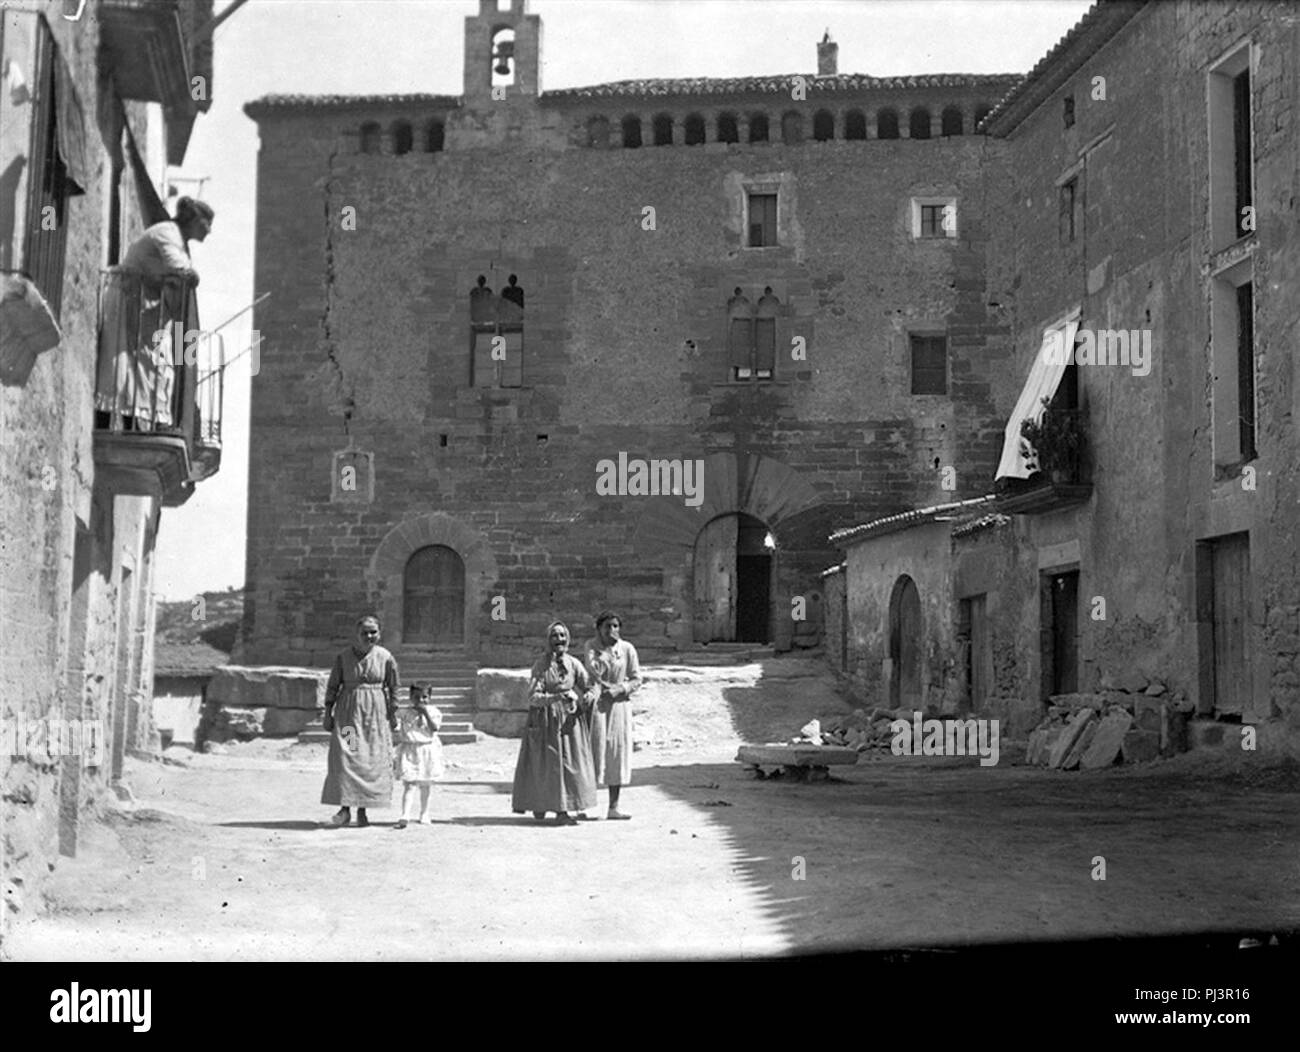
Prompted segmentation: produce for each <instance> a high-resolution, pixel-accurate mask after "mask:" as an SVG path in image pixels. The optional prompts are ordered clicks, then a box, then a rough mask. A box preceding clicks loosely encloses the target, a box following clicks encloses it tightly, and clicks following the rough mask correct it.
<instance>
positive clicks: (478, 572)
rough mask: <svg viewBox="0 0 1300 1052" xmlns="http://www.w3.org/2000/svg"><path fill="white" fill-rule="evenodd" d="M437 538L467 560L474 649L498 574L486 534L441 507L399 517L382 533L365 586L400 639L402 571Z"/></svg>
mask: <svg viewBox="0 0 1300 1052" xmlns="http://www.w3.org/2000/svg"><path fill="white" fill-rule="evenodd" d="M435 544H436V545H442V546H444V547H447V548H450V549H452V551H454V552H455V553H456V554H457V555H459V556H460V557H461V559H463V560H464V562H465V645H466V648H467V649H469V650H471V651H472V650H474V649H476V648H477V644H478V639H479V635H480V632H479V629H480V626H481V623H482V618H483V614H482V610H483V606H484V604H485V603H486V602H487V600H488V598H489V597H490V596H491V595H492V594H493V591H492V590H493V589H494V588H495V587H496V584H497V581H498V580H499V579H500V572H499V570H498V569H497V561H496V556H495V555H493V554H492V549H491V547H490V546H489V544H488V541H487V538H486V537H485V536H484V535H483V534H482V533H481V532H480V531H479V530H477V529H475V528H474V527H473V526H470V525H467V524H466V523H463V522H461V521H460V520H459V519H454V518H452V517H451V516H450V515H446V514H444V513H442V512H432V513H431V514H428V515H422V516H420V517H418V518H413V519H408V520H407V521H405V522H403V523H399V524H398V525H397V526H394V527H393V528H392V529H391V530H389V531H388V533H387V534H385V535H384V538H383V540H381V541H380V542H379V545H378V546H377V547H376V548H375V552H374V554H373V555H372V556H371V557H370V565H369V566H368V567H367V569H366V590H367V592H368V593H369V597H370V600H371V603H372V605H373V607H374V609H375V610H376V611H377V612H378V614H379V616H380V617H381V618H382V619H383V622H384V628H385V635H387V636H388V637H389V638H391V639H395V640H396V639H400V638H401V627H402V576H403V574H404V572H405V570H406V563H407V560H409V559H410V557H411V556H412V555H413V554H414V553H415V552H417V551H419V550H420V549H421V548H426V547H428V546H429V545H435ZM390 625H391V626H392V629H391V630H390V629H389V627H388V626H390Z"/></svg>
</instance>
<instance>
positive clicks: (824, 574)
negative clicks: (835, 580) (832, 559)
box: [822, 563, 849, 577]
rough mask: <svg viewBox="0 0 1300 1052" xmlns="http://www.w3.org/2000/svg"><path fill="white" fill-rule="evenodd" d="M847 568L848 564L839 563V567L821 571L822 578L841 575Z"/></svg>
mask: <svg viewBox="0 0 1300 1052" xmlns="http://www.w3.org/2000/svg"><path fill="white" fill-rule="evenodd" d="M848 568H849V564H848V563H840V564H839V566H832V567H831V568H830V569H829V570H823V571H822V577H834V576H835V575H836V574H837V573H843V572H844V571H845V570H847V569H848Z"/></svg>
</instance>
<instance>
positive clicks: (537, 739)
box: [511, 621, 596, 825]
mask: <svg viewBox="0 0 1300 1052" xmlns="http://www.w3.org/2000/svg"><path fill="white" fill-rule="evenodd" d="M546 637H547V643H548V652H547V653H546V655H545V656H543V657H542V658H540V659H539V660H538V662H537V664H535V665H534V666H533V669H532V676H531V679H530V680H529V684H528V725H527V727H525V728H524V736H523V741H521V742H520V743H519V762H518V763H517V764H516V765H515V784H514V793H513V794H512V797H511V807H512V809H513V810H514V812H515V814H517V815H521V814H523V813H524V812H525V811H531V812H532V813H533V817H534V818H535V819H537V820H538V821H539V822H540V821H541V820H542V819H544V818H545V817H546V812H547V811H554V812H555V816H556V823H557V824H558V825H577V821H578V820H577V819H576V818H574V817H573V816H572V815H570V814H569V812H570V811H585V810H587V808H589V807H595V806H596V773H595V767H594V766H593V764H592V760H591V743H590V742H589V740H588V736H587V725H586V723H585V721H584V720H583V719H582V717H581V716H580V715H579V709H581V708H589V707H590V706H591V704H592V703H593V702H594V701H595V695H594V692H593V691H592V685H591V680H590V677H589V676H588V675H587V670H586V669H585V668H583V666H582V662H580V661H578V660H577V659H576V658H574V657H572V656H571V655H570V654H569V652H568V650H569V639H570V636H569V630H568V628H567V627H565V625H564V624H562V623H561V622H559V621H556V622H555V623H554V624H552V625H551V626H550V627H549V628H547V630H546Z"/></svg>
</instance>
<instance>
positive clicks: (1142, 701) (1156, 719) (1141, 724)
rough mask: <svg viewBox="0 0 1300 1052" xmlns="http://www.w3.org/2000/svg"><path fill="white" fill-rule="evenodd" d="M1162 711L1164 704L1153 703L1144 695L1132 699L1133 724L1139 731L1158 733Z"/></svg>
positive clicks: (1160, 702)
mask: <svg viewBox="0 0 1300 1052" xmlns="http://www.w3.org/2000/svg"><path fill="white" fill-rule="evenodd" d="M1164 711H1165V704H1164V702H1162V701H1154V700H1152V699H1151V698H1149V697H1147V696H1146V695H1144V694H1139V695H1136V696H1135V697H1134V699H1133V722H1134V723H1136V724H1137V726H1138V729H1139V730H1144V731H1155V732H1157V733H1159V731H1160V722H1161V719H1162V717H1163V715H1164Z"/></svg>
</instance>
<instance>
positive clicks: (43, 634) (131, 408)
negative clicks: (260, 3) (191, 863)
mask: <svg viewBox="0 0 1300 1052" xmlns="http://www.w3.org/2000/svg"><path fill="white" fill-rule="evenodd" d="M66 9H67V5H65V4H63V3H60V2H56V0H47V2H40V0H35V2H31V3H26V4H23V5H6V6H5V7H4V9H3V10H2V11H0V69H2V70H3V76H4V83H3V90H0V172H2V173H4V174H3V178H0V194H3V201H0V217H3V218H2V221H0V434H3V436H4V438H3V443H2V448H0V567H3V570H2V571H0V573H2V574H3V577H2V579H0V633H3V635H4V637H5V638H6V639H9V640H21V641H22V646H21V652H20V653H18V654H17V655H16V656H15V657H14V658H13V659H12V660H9V661H6V662H5V663H4V666H3V668H0V705H2V706H3V709H2V710H0V727H2V728H3V731H4V749H3V756H2V757H0V763H3V776H2V780H3V803H2V804H0V809H2V816H0V817H2V818H3V828H4V860H3V861H4V878H5V885H4V897H5V908H4V913H3V917H4V922H7V919H8V917H9V915H10V913H11V912H12V911H14V910H16V909H20V908H22V905H23V903H24V901H31V898H32V897H33V896H36V895H38V894H39V889H40V885H41V881H42V879H43V878H44V877H45V875H46V874H47V873H48V872H49V867H50V866H51V865H52V864H53V863H54V861H55V860H56V858H57V856H58V854H59V853H60V852H62V853H63V854H69V855H70V854H74V853H75V851H76V847H77V837H78V828H79V823H80V820H81V816H82V815H83V814H84V813H86V812H87V811H88V810H93V808H94V807H95V803H96V800H97V799H98V798H100V797H101V796H102V795H103V794H105V793H106V792H108V791H109V789H110V787H112V786H116V785H117V783H118V782H119V780H120V778H121V774H122V764H123V761H124V758H125V756H126V755H127V754H128V753H129V752H133V751H137V750H138V751H148V750H150V749H151V748H153V746H154V743H155V742H156V735H155V733H154V726H153V721H152V717H151V705H150V693H151V688H152V681H153V660H154V655H153V635H154V633H153V625H154V599H153V587H152V585H153V575H154V548H155V539H156V537H157V533H158V525H159V518H160V515H161V511H162V508H163V507H174V506H176V505H178V504H180V503H183V502H184V501H185V500H186V499H187V498H188V497H189V496H190V495H191V494H192V493H193V492H194V487H195V485H196V484H197V483H198V482H199V481H201V480H202V479H203V478H204V477H207V476H209V475H211V474H212V473H213V472H214V471H215V470H216V469H217V466H218V464H219V462H220V398H219V395H218V393H217V389H216V388H214V387H213V385H212V384H211V382H208V383H206V384H205V383H200V375H201V374H200V373H199V368H200V363H199V362H193V363H188V362H184V363H182V362H180V361H177V362H175V363H173V367H174V371H172V372H170V373H169V374H168V375H169V377H170V380H171V388H170V392H169V391H168V389H167V387H166V385H165V384H163V383H161V382H160V384H159V386H157V387H155V388H154V389H153V390H151V391H149V392H148V393H147V394H145V393H142V391H143V388H142V387H136V388H135V390H134V393H132V391H131V386H130V384H128V383H127V382H126V375H125V374H124V373H123V372H120V371H116V372H115V371H114V370H115V368H118V367H120V363H121V361H122V360H123V359H121V358H115V357H114V356H113V355H106V356H105V357H106V359H107V361H108V372H109V374H110V376H111V379H109V380H108V381H107V382H106V383H99V382H98V380H99V378H98V377H97V366H98V365H99V364H100V361H99V355H98V353H97V349H98V347H99V346H100V337H101V331H100V319H101V308H105V309H106V308H108V307H109V306H110V305H111V306H113V307H114V309H116V310H117V313H116V314H115V315H114V317H115V318H116V319H117V321H118V322H119V323H120V324H121V325H122V326H124V327H128V328H130V334H129V335H130V336H132V337H133V338H134V337H138V336H140V334H141V333H143V334H144V335H145V337H146V338H147V337H148V334H149V333H150V332H151V331H153V330H152V329H150V328H148V327H146V326H147V325H148V323H149V322H150V318H149V317H147V314H148V309H152V308H146V307H145V306H143V305H141V306H140V308H139V313H137V314H132V313H130V312H131V311H134V310H135V307H134V306H132V304H133V303H134V302H135V301H132V300H129V299H128V298H127V297H125V296H123V297H121V298H116V299H115V298H114V297H115V295H116V293H115V292H114V291H113V288H114V287H115V288H122V287H123V286H122V285H118V286H114V287H110V285H111V283H110V282H109V281H108V280H107V279H106V272H108V270H109V268H112V267H114V266H115V265H116V264H118V263H119V262H120V261H121V259H122V257H123V254H124V253H125V252H126V250H127V248H128V247H129V246H130V245H131V243H132V241H133V240H134V239H135V238H136V236H137V235H138V234H139V233H140V232H141V231H142V229H143V228H144V227H146V226H148V225H150V224H152V223H154V222H158V221H160V220H162V219H164V218H166V215H167V213H166V211H165V209H164V208H163V207H162V205H161V203H160V202H161V201H162V200H165V199H166V197H167V193H166V189H167V188H166V183H165V174H166V166H167V164H168V163H169V162H170V163H175V164H179V163H180V162H181V160H182V159H183V157H184V154H185V148H186V143H187V142H188V140H189V136H190V132H191V129H192V127H193V124H194V122H195V119H196V117H197V115H198V113H199V112H201V111H202V110H206V109H207V108H208V106H209V105H210V102H211V98H212V96H211V88H212V49H211V33H210V28H209V29H207V30H205V27H210V23H211V21H212V3H211V0H195V2H192V3H186V4H182V5H178V4H175V3H169V2H167V3H162V2H148V3H141V2H138V0H131V2H128V0H88V2H87V3H86V4H85V5H84V8H83V9H82V12H81V17H80V19H77V20H73V19H71V18H70V17H64V15H65V11H66ZM200 86H201V88H202V90H201V91H200V90H199V88H200ZM125 280H126V279H125V278H124V279H123V281H125ZM216 280H219V278H218V279H216ZM145 299H147V300H148V301H149V302H150V303H157V302H159V301H158V299H157V298H156V297H153V298H151V297H142V301H143V300H145ZM194 302H195V301H194V299H193V297H191V298H190V300H189V304H188V305H187V309H188V307H189V306H192V305H193V304H194ZM161 316H162V315H158V314H155V315H154V316H153V317H152V321H153V323H155V324H156V323H157V321H158V318H159V317H161ZM191 317H193V324H192V326H190V325H187V328H191V327H193V328H197V319H196V317H194V316H192V315H187V316H186V319H187V320H190V318H191ZM169 320H170V319H169ZM176 320H179V316H178V317H177V319H176ZM203 364H205V365H206V364H207V363H203ZM163 368H164V367H163V365H162V364H158V365H156V366H154V367H153V371H154V374H155V375H156V376H161V375H162V373H163ZM160 392H161V393H160ZM115 399H116V401H115ZM105 403H107V404H108V405H109V406H111V408H106V407H105ZM97 406H98V407H99V408H100V409H102V410H103V412H102V416H97V413H96V410H97ZM128 424H129V425H130V426H129V428H128ZM88 743H90V744H93V748H87V745H88ZM4 922H0V923H4Z"/></svg>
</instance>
